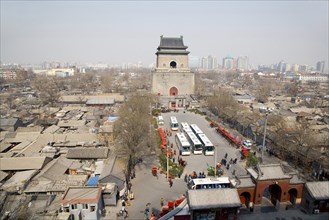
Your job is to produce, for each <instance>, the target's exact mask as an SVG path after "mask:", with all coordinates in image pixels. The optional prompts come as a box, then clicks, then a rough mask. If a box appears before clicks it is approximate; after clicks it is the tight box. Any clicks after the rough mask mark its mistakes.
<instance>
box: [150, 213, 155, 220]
mask: <svg viewBox="0 0 329 220" xmlns="http://www.w3.org/2000/svg"><path fill="white" fill-rule="evenodd" d="M150 220H155V215H154V213H153V212H152V214H151V218H150Z"/></svg>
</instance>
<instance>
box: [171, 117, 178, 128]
mask: <svg viewBox="0 0 329 220" xmlns="http://www.w3.org/2000/svg"><path fill="white" fill-rule="evenodd" d="M178 127H179V125H178V122H177V119H176V117H175V116H171V117H170V128H171V130H173V131H178Z"/></svg>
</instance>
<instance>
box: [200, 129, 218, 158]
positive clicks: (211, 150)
mask: <svg viewBox="0 0 329 220" xmlns="http://www.w3.org/2000/svg"><path fill="white" fill-rule="evenodd" d="M198 137H199V139H200V141H201V143H202V145H203V152H204V155H206V156H212V155H214V154H215V147H214V145H213V144H212V143H211V141H210V140H209V139H208V137H207V136H206V135H205V134H198Z"/></svg>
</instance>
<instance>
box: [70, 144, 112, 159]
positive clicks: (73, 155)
mask: <svg viewBox="0 0 329 220" xmlns="http://www.w3.org/2000/svg"><path fill="white" fill-rule="evenodd" d="M108 152H109V149H108V148H106V147H100V148H95V147H76V148H71V149H68V152H67V155H66V157H67V158H69V159H85V160H90V159H106V158H107V155H108Z"/></svg>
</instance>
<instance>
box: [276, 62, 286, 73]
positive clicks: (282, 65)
mask: <svg viewBox="0 0 329 220" xmlns="http://www.w3.org/2000/svg"><path fill="white" fill-rule="evenodd" d="M285 65H286V63H285V62H284V61H283V60H281V61H280V63H279V64H278V69H277V70H278V71H279V72H280V73H283V72H284V67H285Z"/></svg>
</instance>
